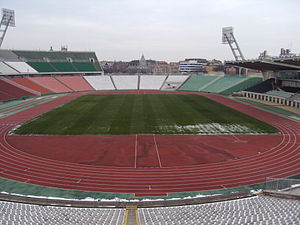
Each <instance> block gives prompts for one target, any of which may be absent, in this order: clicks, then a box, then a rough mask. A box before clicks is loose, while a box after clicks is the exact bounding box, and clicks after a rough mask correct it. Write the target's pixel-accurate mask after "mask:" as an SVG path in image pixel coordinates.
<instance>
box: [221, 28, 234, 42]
mask: <svg viewBox="0 0 300 225" xmlns="http://www.w3.org/2000/svg"><path fill="white" fill-rule="evenodd" d="M231 34H233V27H223V28H222V43H223V44H229V42H230V43H232V42H233V41H234V40H233V39H232V38H231Z"/></svg>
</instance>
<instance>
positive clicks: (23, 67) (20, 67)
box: [5, 62, 37, 73]
mask: <svg viewBox="0 0 300 225" xmlns="http://www.w3.org/2000/svg"><path fill="white" fill-rule="evenodd" d="M5 63H6V64H7V65H9V66H10V67H12V68H14V69H15V70H16V71H18V72H19V73H36V72H37V71H36V70H35V69H33V68H32V67H31V66H29V65H28V64H27V63H25V62H5Z"/></svg>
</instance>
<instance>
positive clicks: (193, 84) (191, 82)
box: [179, 75, 220, 91]
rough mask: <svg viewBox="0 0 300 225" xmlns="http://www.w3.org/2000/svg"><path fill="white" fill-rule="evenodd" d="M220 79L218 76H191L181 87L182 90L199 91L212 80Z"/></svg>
mask: <svg viewBox="0 0 300 225" xmlns="http://www.w3.org/2000/svg"><path fill="white" fill-rule="evenodd" d="M217 79H220V77H218V76H202V75H201V76H191V77H190V78H189V79H188V80H187V81H186V82H185V83H184V84H183V85H182V86H181V87H180V88H179V90H180V91H199V90H201V89H202V88H203V87H205V86H207V85H208V84H210V83H211V82H213V81H215V80H217Z"/></svg>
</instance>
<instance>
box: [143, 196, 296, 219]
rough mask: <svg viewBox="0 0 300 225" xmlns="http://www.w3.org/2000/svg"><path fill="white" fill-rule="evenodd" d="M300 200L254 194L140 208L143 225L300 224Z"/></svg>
mask: <svg viewBox="0 0 300 225" xmlns="http://www.w3.org/2000/svg"><path fill="white" fill-rule="evenodd" d="M299 208H300V201H299V200H289V199H280V198H273V197H252V198H246V199H240V200H232V201H224V202H217V203H207V204H200V205H190V206H178V207H163V208H145V209H139V218H140V224H141V225H154V224H159V225H179V224H180V225H199V224H205V225H211V224H216V225H217V224H218V225H219V224H228V225H229V224H230V225H232V224H281V225H290V224H299Z"/></svg>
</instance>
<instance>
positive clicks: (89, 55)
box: [12, 51, 102, 72]
mask: <svg viewBox="0 0 300 225" xmlns="http://www.w3.org/2000/svg"><path fill="white" fill-rule="evenodd" d="M12 52H13V54H15V55H17V57H18V58H19V59H21V60H23V61H26V63H28V64H29V65H30V66H31V67H33V68H34V69H35V70H37V71H38V72H75V71H83V72H84V71H85V72H88V71H102V69H101V66H100V64H99V62H98V59H97V56H96V54H95V53H94V52H71V51H12Z"/></svg>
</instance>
